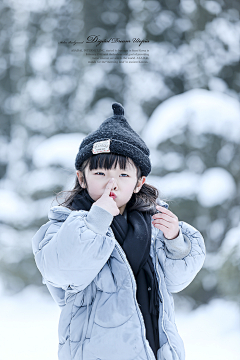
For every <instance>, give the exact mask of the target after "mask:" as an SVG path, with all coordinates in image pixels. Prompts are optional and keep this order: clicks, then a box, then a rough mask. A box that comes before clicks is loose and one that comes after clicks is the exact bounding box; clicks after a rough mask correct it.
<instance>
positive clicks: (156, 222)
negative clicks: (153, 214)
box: [153, 219, 172, 228]
mask: <svg viewBox="0 0 240 360" xmlns="http://www.w3.org/2000/svg"><path fill="white" fill-rule="evenodd" d="M153 224H154V225H156V224H158V225H164V226H166V228H170V227H171V226H172V223H171V222H169V221H167V220H164V219H155V220H154V221H153Z"/></svg>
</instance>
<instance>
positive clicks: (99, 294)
mask: <svg viewBox="0 0 240 360" xmlns="http://www.w3.org/2000/svg"><path fill="white" fill-rule="evenodd" d="M112 108H113V112H114V115H113V116H112V117H110V118H108V119H106V120H105V121H104V122H103V123H102V125H101V126H100V127H99V129H97V130H96V131H95V132H92V133H90V134H89V135H88V136H87V137H86V138H85V139H84V140H83V141H82V143H81V145H80V148H79V152H78V154H77V157H76V161H75V167H76V170H77V171H76V173H77V178H76V184H75V187H74V189H73V190H72V191H71V195H70V196H69V197H68V198H67V199H66V200H65V202H64V203H63V204H62V205H63V206H54V207H52V208H51V210H50V212H49V221H48V222H47V223H46V224H45V225H43V226H42V227H41V228H40V229H39V230H38V232H37V233H36V235H35V236H34V237H33V252H34V256H35V261H36V264H37V267H38V269H39V270H40V272H41V273H42V276H43V283H44V284H46V286H47V287H48V289H49V291H50V293H51V295H52V297H53V299H54V300H55V301H56V302H57V303H58V305H59V306H60V307H61V315H60V321H59V348H58V349H59V350H58V356H59V359H60V360H70V359H72V360H133V359H134V360H154V359H157V360H183V359H184V358H185V355H184V346H183V342H182V340H181V338H180V336H179V334H178V332H177V328H176V325H175V321H174V306H173V297H172V294H171V293H174V292H178V291H181V290H182V289H184V288H185V287H186V286H187V285H188V284H190V282H191V281H192V280H193V279H194V277H195V276H196V274H197V273H198V271H199V270H200V269H201V267H202V265H203V262H204V258H205V247H204V241H203V238H202V236H201V234H200V233H199V232H198V231H197V230H196V229H195V228H193V227H192V226H190V225H188V224H187V223H185V222H183V221H180V222H178V218H177V217H176V215H174V214H173V213H172V212H171V211H170V210H168V205H167V204H166V203H164V202H163V201H160V200H158V199H157V197H158V191H157V189H156V188H154V187H153V186H150V185H148V184H146V183H145V181H146V177H147V175H148V174H149V173H150V171H151V163H150V160H149V154H150V153H149V149H148V148H147V146H146V144H145V143H144V141H143V140H142V139H141V138H140V136H139V135H138V134H137V133H135V132H134V130H133V129H132V128H131V127H130V125H129V124H128V122H127V120H126V118H125V117H124V109H123V107H122V105H121V104H119V103H114V104H113V105H112ZM157 204H160V205H161V206H159V205H157Z"/></svg>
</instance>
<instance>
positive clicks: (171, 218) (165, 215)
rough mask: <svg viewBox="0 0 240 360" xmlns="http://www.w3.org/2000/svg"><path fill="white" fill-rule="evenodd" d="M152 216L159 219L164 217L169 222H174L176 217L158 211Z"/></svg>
mask: <svg viewBox="0 0 240 360" xmlns="http://www.w3.org/2000/svg"><path fill="white" fill-rule="evenodd" d="M152 218H153V219H154V220H157V219H164V220H166V221H168V222H172V221H173V220H175V218H173V217H172V216H169V215H168V214H162V213H157V214H154V215H153V216H152Z"/></svg>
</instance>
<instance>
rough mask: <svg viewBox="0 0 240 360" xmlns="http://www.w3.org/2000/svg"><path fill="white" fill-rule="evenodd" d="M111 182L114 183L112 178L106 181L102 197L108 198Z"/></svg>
mask: <svg viewBox="0 0 240 360" xmlns="http://www.w3.org/2000/svg"><path fill="white" fill-rule="evenodd" d="M113 181H114V179H113V178H112V179H110V180H109V181H108V183H107V185H106V187H105V190H104V193H103V194H104V195H107V196H109V194H110V192H111V190H112V185H113Z"/></svg>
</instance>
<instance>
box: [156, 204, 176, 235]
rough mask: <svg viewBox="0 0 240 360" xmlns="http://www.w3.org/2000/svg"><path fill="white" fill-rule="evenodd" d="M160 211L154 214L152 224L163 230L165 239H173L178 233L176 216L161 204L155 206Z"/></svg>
mask: <svg viewBox="0 0 240 360" xmlns="http://www.w3.org/2000/svg"><path fill="white" fill-rule="evenodd" d="M156 209H157V210H159V211H161V213H157V214H154V215H153V216H152V217H153V219H154V221H153V222H152V224H153V225H154V226H155V227H156V228H157V229H160V230H161V231H162V232H163V235H164V236H165V238H166V239H168V240H172V239H175V238H176V237H177V236H178V234H179V224H178V218H177V216H176V215H174V214H173V213H172V212H171V211H170V210H168V209H166V208H164V207H163V206H159V205H157V206H156Z"/></svg>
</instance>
